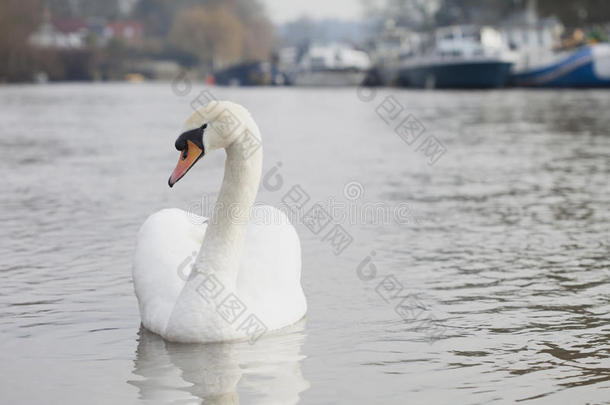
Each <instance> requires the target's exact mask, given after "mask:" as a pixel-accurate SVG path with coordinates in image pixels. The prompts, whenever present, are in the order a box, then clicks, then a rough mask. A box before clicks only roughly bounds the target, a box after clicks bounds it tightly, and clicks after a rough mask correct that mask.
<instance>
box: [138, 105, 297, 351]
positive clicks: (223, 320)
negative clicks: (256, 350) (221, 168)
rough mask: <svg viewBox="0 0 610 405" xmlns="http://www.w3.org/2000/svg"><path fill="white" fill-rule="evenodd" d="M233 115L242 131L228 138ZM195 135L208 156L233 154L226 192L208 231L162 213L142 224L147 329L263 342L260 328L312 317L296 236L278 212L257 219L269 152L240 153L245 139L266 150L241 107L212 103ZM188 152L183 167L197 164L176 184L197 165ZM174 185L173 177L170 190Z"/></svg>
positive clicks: (179, 214) (189, 338) (174, 212)
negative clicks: (264, 155) (257, 202)
mask: <svg viewBox="0 0 610 405" xmlns="http://www.w3.org/2000/svg"><path fill="white" fill-rule="evenodd" d="M226 111H228V112H229V113H230V114H232V116H233V117H235V118H236V119H237V120H238V123H239V126H238V127H237V129H232V130H231V132H230V133H227V132H228V131H227V130H226V125H219V124H218V123H222V122H223V121H224V119H223V118H222V117H223V116H226V114H227V113H226ZM204 124H207V126H206V125H204ZM198 127H201V132H202V135H201V136H202V137H203V139H202V143H201V144H202V146H203V147H202V151H201V155H202V156H203V150H205V151H206V153H207V151H208V150H211V149H217V148H221V147H223V148H225V149H226V151H227V161H226V164H225V175H224V180H223V184H222V187H221V190H220V194H219V197H218V200H217V202H216V207H215V209H214V213H213V215H212V218H210V219H209V221H207V223H205V221H204V220H203V218H200V217H199V218H194V217H193V215H192V214H190V213H187V212H185V211H182V210H179V209H165V210H162V211H159V212H157V213H155V214H153V215H151V216H150V217H149V218H148V219H147V220H146V221H145V223H144V224H143V225H142V227H141V229H140V232H139V234H138V241H137V247H136V254H135V260H134V267H133V279H134V286H135V291H136V295H137V297H138V302H139V307H140V314H141V318H142V324H143V325H144V327H146V328H147V329H149V330H151V331H152V332H155V333H157V334H159V335H161V336H163V337H164V338H165V339H167V340H171V341H178V342H215V341H225V340H235V339H252V338H253V337H256V338H258V332H260V331H261V330H262V329H264V330H265V331H271V330H275V329H280V328H283V327H285V326H288V325H291V324H293V323H295V322H297V321H298V320H299V319H301V318H302V317H303V316H304V314H305V312H306V309H307V305H306V301H305V296H304V294H303V290H302V288H301V283H300V277H301V252H300V243H299V238H298V236H297V233H296V231H295V229H294V227H293V226H292V225H291V224H290V222H289V221H288V219H287V217H286V216H285V215H284V214H283V213H282V212H281V211H279V210H277V209H275V208H273V207H269V206H256V207H255V209H256V210H257V211H256V216H255V217H256V218H258V220H255V221H251V220H250V209H251V208H252V205H253V203H254V198H255V196H256V193H257V190H258V185H259V181H260V174H261V167H262V148H260V147H259V148H258V149H257V150H256V151H254V153H252V154H248V155H245V154H244V153H243V150H244V144H245V142H248V140H247V139H244V138H243V136H242V134H246V135H247V136H255V137H256V139H257V140H258V142H259V144H260V133H259V130H258V127H257V126H256V124H255V123H254V120H253V119H252V117H251V116H250V114H249V113H248V112H247V111H246V110H245V109H244V108H243V107H241V106H239V105H237V104H233V103H228V102H215V103H214V104H213V105H210V104H208V105H207V106H205V107H202V108H201V109H199V110H198V111H197V112H195V114H193V116H191V118H189V120H188V121H187V123H186V124H185V130H186V131H187V132H193V131H194V130H193V128H198ZM204 130H205V131H204ZM223 131H224V132H223ZM189 136H191V135H189ZM179 139H180V138H179ZM250 143H251V142H250ZM176 144H177V147H178V141H177V143H176ZM189 148H191V150H190V151H189V156H187V154H186V149H185V154H184V155H183V156H184V157H183V160H185V161H187V162H191V163H190V164H189V166H188V167H186V168H182V171H181V174H180V175H179V176H178V177H177V179H179V178H180V177H181V176H182V175H184V173H185V172H186V171H187V170H188V169H189V168H190V166H192V165H193V164H194V162H195V161H196V160H197V159H198V157H197V158H191V157H190V154H191V152H192V150H196V149H197V147H196V146H195V145H193V144H192V143H189ZM180 165H181V163H180V162H179V164H178V167H177V168H176V170H177V171H178V170H179V168H180ZM175 173H176V171H175V172H174V174H175ZM177 179H175V180H174V175H173V176H172V179H170V185H172V184H173V183H172V180H173V181H174V182H175V181H177ZM192 265H194V267H193V266H192ZM191 268H193V270H191ZM253 316H254V318H253ZM254 324H256V325H254ZM261 328H262V329H261ZM255 330H256V333H254V334H253V331H255Z"/></svg>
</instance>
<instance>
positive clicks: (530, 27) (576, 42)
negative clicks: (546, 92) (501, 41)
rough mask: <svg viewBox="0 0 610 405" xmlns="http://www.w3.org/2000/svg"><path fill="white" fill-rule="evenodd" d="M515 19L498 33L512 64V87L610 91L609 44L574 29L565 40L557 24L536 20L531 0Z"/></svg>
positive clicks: (598, 36) (594, 35) (560, 25)
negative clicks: (575, 88) (588, 88)
mask: <svg viewBox="0 0 610 405" xmlns="http://www.w3.org/2000/svg"><path fill="white" fill-rule="evenodd" d="M516 17H517V21H514V22H513V23H509V24H507V25H505V26H504V27H501V29H500V30H501V32H502V35H503V37H504V38H505V42H506V43H507V45H508V49H509V51H508V54H509V55H510V56H509V57H510V58H511V59H512V60H513V61H514V62H515V63H514V65H513V67H512V69H511V74H510V84H511V85H513V86H519V87H610V44H608V43H606V42H602V41H603V38H600V37H603V35H599V33H596V32H595V30H593V31H591V32H588V33H585V31H583V30H581V29H574V30H573V32H572V33H571V35H570V36H566V35H564V31H565V29H564V26H563V25H562V24H561V22H560V21H559V20H557V19H556V18H553V17H551V18H542V19H541V18H539V17H538V14H537V12H536V3H535V1H531V0H530V1H529V2H528V3H527V7H526V9H525V10H524V12H523V13H522V15H517V16H516ZM562 38H563V40H562Z"/></svg>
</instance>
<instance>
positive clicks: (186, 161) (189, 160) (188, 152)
mask: <svg viewBox="0 0 610 405" xmlns="http://www.w3.org/2000/svg"><path fill="white" fill-rule="evenodd" d="M186 145H187V147H186V149H184V150H182V151H180V159H179V160H178V164H177V165H176V168H175V169H174V172H173V173H172V175H171V176H170V177H169V180H168V182H167V184H169V186H170V187H173V186H174V184H176V182H177V181H178V180H180V179H181V178H182V177H183V176H184V175H185V174H186V172H188V171H189V170H190V168H191V167H193V165H194V164H195V163H196V162H197V161H198V160H199V159H200V158H201V157H202V156H203V150H201V148H199V146H197V145H195V144H194V143H193V142H192V141H186Z"/></svg>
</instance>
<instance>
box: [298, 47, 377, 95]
mask: <svg viewBox="0 0 610 405" xmlns="http://www.w3.org/2000/svg"><path fill="white" fill-rule="evenodd" d="M370 67H371V60H370V58H369V56H368V54H367V53H366V52H363V51H359V50H356V49H354V48H351V47H349V46H347V45H342V44H332V45H324V46H321V45H313V46H310V47H309V49H308V50H307V51H306V52H305V53H304V54H303V56H302V57H301V58H300V60H299V61H298V63H297V65H296V69H295V70H294V72H293V73H292V74H291V75H290V78H291V82H292V84H294V85H296V86H358V85H359V84H361V83H362V81H363V80H364V77H365V76H366V72H367V71H368V69H369V68H370Z"/></svg>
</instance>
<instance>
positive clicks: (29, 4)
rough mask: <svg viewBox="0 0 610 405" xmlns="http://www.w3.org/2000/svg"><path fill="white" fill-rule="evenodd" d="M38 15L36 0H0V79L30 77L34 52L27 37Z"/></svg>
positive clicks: (39, 19)
mask: <svg viewBox="0 0 610 405" xmlns="http://www.w3.org/2000/svg"><path fill="white" fill-rule="evenodd" d="M41 17H42V16H41V7H40V3H39V1H38V0H2V1H0V60H1V61H2V63H0V82H2V81H5V80H9V81H23V80H30V79H31V78H32V75H33V73H34V66H33V64H34V54H33V52H32V50H31V49H30V47H29V46H28V43H27V40H28V36H29V35H30V34H31V33H32V32H33V31H34V30H35V29H36V27H37V26H38V24H39V23H40V21H41Z"/></svg>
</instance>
